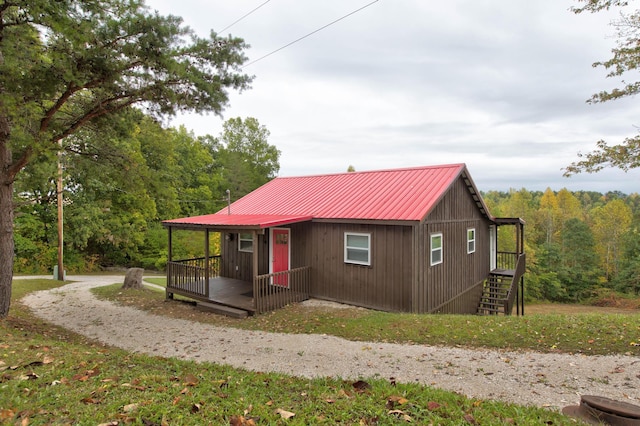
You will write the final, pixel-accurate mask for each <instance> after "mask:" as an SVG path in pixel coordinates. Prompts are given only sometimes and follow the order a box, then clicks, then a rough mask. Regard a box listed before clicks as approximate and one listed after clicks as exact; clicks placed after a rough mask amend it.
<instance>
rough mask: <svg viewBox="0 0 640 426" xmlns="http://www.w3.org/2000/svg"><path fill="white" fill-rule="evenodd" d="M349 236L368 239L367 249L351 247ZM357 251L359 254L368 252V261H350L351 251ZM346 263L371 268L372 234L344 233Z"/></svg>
mask: <svg viewBox="0 0 640 426" xmlns="http://www.w3.org/2000/svg"><path fill="white" fill-rule="evenodd" d="M349 236H355V237H367V248H366V249H365V248H362V247H356V246H349V245H348V241H349ZM350 250H351V251H357V252H366V254H367V260H366V261H362V260H358V259H350V258H349V251H350ZM344 263H349V264H352V265H361V266H371V233H366V232H349V231H345V233H344Z"/></svg>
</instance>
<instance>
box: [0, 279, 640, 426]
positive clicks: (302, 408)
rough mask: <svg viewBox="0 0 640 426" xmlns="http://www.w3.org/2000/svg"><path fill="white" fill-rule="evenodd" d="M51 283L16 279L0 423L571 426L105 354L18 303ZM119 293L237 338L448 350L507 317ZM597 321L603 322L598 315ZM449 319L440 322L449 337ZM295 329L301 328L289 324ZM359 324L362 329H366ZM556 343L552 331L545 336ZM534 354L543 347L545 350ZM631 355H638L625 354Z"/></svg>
mask: <svg viewBox="0 0 640 426" xmlns="http://www.w3.org/2000/svg"><path fill="white" fill-rule="evenodd" d="M56 285H58V283H57V282H56V281H52V280H21V281H18V282H15V284H14V291H13V293H14V294H13V304H12V309H11V312H10V315H9V316H8V318H5V319H3V320H0V333H1V336H2V337H1V338H0V424H7V425H14V424H24V425H26V424H29V425H67V424H69V425H70V424H90V425H96V424H108V425H124V424H133V425H193V424H212V425H252V424H255V425H278V424H280V425H285V424H286V425H309V424H336V423H339V424H345V425H399V424H407V423H409V422H411V423H413V424H421V425H423V424H424V425H428V424H434V425H465V424H469V425H475V424H479V425H503V424H518V425H539V424H548V425H575V424H577V423H576V422H575V421H573V420H571V419H569V418H567V417H564V416H562V415H561V414H559V413H556V412H553V411H548V410H545V409H541V408H532V407H523V406H518V405H513V404H504V403H499V402H494V401H486V400H477V399H468V398H465V397H463V396H460V395H458V394H455V393H451V392H446V391H441V390H437V389H433V388H430V387H426V386H420V385H411V384H395V383H392V382H389V381H386V380H371V381H368V382H367V383H364V382H355V383H352V382H348V381H343V380H333V379H314V380H309V379H298V378H293V377H289V376H285V375H280V374H262V373H252V372H247V371H243V370H239V369H233V368H230V367H225V366H219V365H215V364H211V363H203V364H196V363H194V362H190V361H181V360H177V359H165V358H157V357H149V356H143V355H137V354H132V353H128V352H125V351H121V350H118V349H114V348H109V347H105V346H102V345H100V344H96V343H95V342H91V341H88V340H86V339H84V338H82V337H80V336H78V335H76V334H73V333H70V332H67V331H66V330H64V329H61V328H58V327H54V326H51V325H49V324H47V323H45V322H43V321H40V320H39V319H37V318H35V317H33V316H32V315H31V314H30V313H29V312H28V310H27V309H26V308H25V307H23V306H21V305H20V303H19V302H18V300H19V299H20V298H21V297H22V296H24V295H25V294H26V293H28V292H30V291H35V290H39V289H45V288H50V287H52V286H56ZM119 286H120V285H118V286H110V287H106V288H103V289H101V290H100V291H99V293H100V295H101V297H106V298H112V299H114V300H115V301H116V302H117V303H126V304H133V305H135V306H139V307H140V308H142V309H146V310H151V311H162V312H163V313H164V314H167V315H175V316H183V317H185V318H189V319H198V320H203V321H219V322H220V323H221V324H224V325H232V326H236V327H243V328H255V329H265V330H277V331H288V332H323V331H322V330H334V332H333V334H338V335H342V334H344V335H345V336H350V338H360V339H370V338H373V339H379V340H388V341H424V342H427V343H429V342H430V343H442V344H450V343H448V342H451V341H453V342H456V341H458V340H459V339H460V337H457V338H453V337H446V338H445V337H444V335H445V334H447V333H445V331H448V334H449V335H455V334H458V332H457V330H458V327H460V328H464V327H465V326H466V328H468V329H474V330H476V331H477V330H479V329H480V325H479V324H476V323H475V321H476V320H477V321H480V320H484V321H489V323H488V324H484V325H485V327H483V329H486V328H487V327H489V328H492V327H493V328H494V330H498V331H499V333H498V334H500V335H503V334H504V333H503V331H504V330H506V329H507V328H509V327H512V326H514V325H515V324H514V323H511V322H509V321H513V320H514V318H515V317H514V318H505V317H496V318H486V317H485V318H479V319H475V318H474V317H467V316H460V317H457V316H447V317H444V316H442V317H440V316H421V317H419V316H412V315H395V314H386V315H384V314H382V313H376V312H370V311H366V310H362V309H340V310H326V309H315V308H314V309H311V310H310V309H308V308H302V307H301V306H298V305H296V306H290V307H288V308H287V309H284V310H281V311H278V312H276V313H273V314H269V315H262V316H258V317H254V318H250V319H247V320H244V321H240V320H230V319H228V318H221V317H218V316H215V315H212V314H206V313H201V312H197V311H195V310H194V309H193V307H192V306H191V305H189V304H185V303H180V302H177V301H173V302H165V301H164V294H163V293H162V292H157V291H151V290H148V291H121V290H120V289H119ZM590 315H591V314H588V315H586V317H590ZM598 316H599V318H600V319H601V320H602V319H604V318H607V317H608V316H607V315H603V314H598ZM554 317H555V316H554ZM612 317H613V318H614V320H612V321H611V322H606V323H605V324H604V327H605V328H608V327H613V329H612V332H611V333H604V334H602V336H601V337H600V339H601V340H605V341H607V342H609V343H613V342H617V341H618V340H620V338H619V336H618V335H617V334H618V333H620V332H625V333H628V335H625V338H624V340H629V339H630V338H631V335H632V334H634V336H635V337H634V338H635V339H637V338H639V337H640V336H639V334H640V328H639V327H640V324H639V323H638V319H637V318H638V316H637V315H636V316H633V315H614V316H612ZM287 318H288V320H287ZM447 318H448V319H449V320H450V321H449V322H448V323H449V326H448V327H447V326H446V324H447V321H445V319H447ZM542 318H543V317H542V316H535V315H532V316H531V317H530V318H529V319H527V318H526V317H525V319H527V320H528V321H529V323H528V324H529V325H528V326H527V327H528V329H527V330H528V332H537V333H538V335H539V336H543V337H540V340H543V341H546V339H549V338H550V337H551V333H550V332H549V331H547V330H546V329H545V328H544V327H548V326H549V323H541V319H542ZM561 318H564V321H561V320H560V319H561ZM574 319H576V317H573V316H572V317H563V316H562V315H561V316H557V319H556V321H555V322H554V323H553V324H554V326H555V327H562V328H564V333H565V334H567V335H570V334H573V333H574V331H575V328H574V327H573V326H572V324H570V321H572V320H574ZM520 320H521V321H524V319H520ZM451 321H453V322H451ZM505 321H506V322H505ZM297 322H301V323H300V324H295V323H297ZM366 324H369V326H370V328H371V329H372V330H367V327H365V325H366ZM562 324H563V325H562ZM384 328H390V330H384ZM412 328H413V329H417V331H416V330H411V329H412ZM632 331H633V332H632ZM521 332H524V331H521ZM594 332H595V331H594ZM558 333H559V332H558V331H556V332H554V334H553V336H554V337H555V336H557V335H558ZM477 334H479V336H478V338H477V339H471V340H472V341H471V342H468V343H469V344H470V345H479V346H483V345H484V346H490V344H489V343H486V342H484V343H481V342H482V341H484V340H483V338H481V337H480V335H481V333H479V332H478V333H477ZM576 334H578V335H579V336H581V337H577V338H573V337H572V338H571V340H576V339H585V336H586V335H587V334H589V333H576ZM450 339H453V340H450ZM487 341H488V339H487ZM636 341H637V340H636ZM594 343H595V342H594ZM453 344H457V343H453ZM494 344H495V343H494ZM508 344H509V345H510V346H513V347H514V348H518V347H522V346H524V347H527V345H517V340H516V339H514V340H513V341H509V343H508ZM540 345H542V344H540ZM590 345H591V346H594V347H599V346H596V345H594V344H590ZM627 345H628V343H627ZM542 346H543V347H547V344H546V343H545V344H544V345H542ZM603 347H604V344H603ZM547 349H549V348H547ZM550 350H558V349H550ZM629 350H636V348H635V347H628V346H627V351H629ZM636 353H637V352H636Z"/></svg>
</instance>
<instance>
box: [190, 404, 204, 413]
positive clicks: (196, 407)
mask: <svg viewBox="0 0 640 426" xmlns="http://www.w3.org/2000/svg"><path fill="white" fill-rule="evenodd" d="M201 408H202V406H201V405H200V404H193V405H192V406H191V412H192V413H193V414H195V413H197V412H199V411H200V409H201Z"/></svg>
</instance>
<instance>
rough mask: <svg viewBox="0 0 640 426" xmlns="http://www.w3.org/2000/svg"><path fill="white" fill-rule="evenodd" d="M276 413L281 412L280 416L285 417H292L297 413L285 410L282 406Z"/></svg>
mask: <svg viewBox="0 0 640 426" xmlns="http://www.w3.org/2000/svg"><path fill="white" fill-rule="evenodd" d="M276 413H277V414H280V417H282V418H283V419H290V418H291V417H293V416H295V413H292V412H291V411H287V410H283V409H282V408H278V409H277V410H276Z"/></svg>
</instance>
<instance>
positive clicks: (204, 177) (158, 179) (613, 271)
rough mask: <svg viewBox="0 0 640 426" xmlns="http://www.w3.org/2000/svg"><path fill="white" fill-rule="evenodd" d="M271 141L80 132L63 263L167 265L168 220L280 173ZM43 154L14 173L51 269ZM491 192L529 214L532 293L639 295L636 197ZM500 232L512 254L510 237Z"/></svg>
mask: <svg viewBox="0 0 640 426" xmlns="http://www.w3.org/2000/svg"><path fill="white" fill-rule="evenodd" d="M102 128H103V129H104V128H105V127H102ZM268 137H269V131H268V130H267V129H266V127H264V126H262V125H260V123H259V122H258V121H257V120H256V119H255V118H246V119H242V118H233V119H230V120H228V121H226V122H225V123H224V125H223V129H222V132H221V134H220V135H218V136H203V137H202V136H199V137H197V136H195V135H194V134H193V133H191V132H190V131H188V130H187V129H185V128H184V127H180V128H165V127H163V126H162V125H161V124H160V123H158V122H157V121H156V120H154V119H153V118H150V117H149V116H146V115H144V114H142V113H140V112H139V111H137V110H135V109H131V110H128V111H127V112H126V113H123V114H119V115H117V116H115V117H113V118H112V123H111V127H110V130H108V131H107V132H106V133H105V131H102V132H100V133H95V132H87V133H84V134H83V133H81V134H79V135H78V136H77V137H76V141H75V143H76V144H83V146H82V147H81V148H82V149H77V150H74V149H73V147H71V149H66V150H65V151H64V154H63V156H62V158H61V161H62V164H63V165H64V253H65V268H66V269H67V271H68V272H84V271H94V270H100V269H103V268H105V267H131V266H140V267H144V268H147V269H153V270H163V269H164V267H165V265H166V261H167V244H168V241H167V231H166V229H164V228H163V227H162V225H161V221H162V220H165V219H171V218H177V217H185V216H195V215H201V214H209V213H213V212H216V211H218V210H220V209H222V208H224V207H225V206H226V203H227V198H226V197H227V195H226V191H227V190H229V191H230V194H231V200H232V201H233V200H236V199H238V198H240V197H242V196H243V195H245V194H247V193H248V192H250V191H252V190H253V189H255V188H257V187H258V186H260V185H262V184H264V183H266V182H267V181H269V180H270V179H272V178H274V177H275V176H276V175H277V173H278V171H279V169H280V165H279V156H280V152H279V151H278V150H277V149H276V147H275V146H272V145H270V144H269V143H268ZM76 151H77V152H76ZM92 152H93V153H95V155H91V154H87V153H92ZM42 155H43V158H41V159H40V161H38V160H37V159H36V160H35V161H33V162H32V163H31V164H29V166H28V167H27V168H26V169H25V170H24V173H22V174H21V175H20V176H19V178H18V179H17V181H16V195H15V205H16V214H15V254H16V256H15V263H14V268H15V271H16V272H17V273H50V272H51V270H52V268H53V265H55V264H56V259H57V241H58V234H57V227H56V223H57V197H56V195H57V192H56V176H57V167H56V164H55V162H52V161H50V160H51V159H50V158H47V157H46V155H51V154H46V153H43V154H42ZM98 159H99V160H98ZM483 196H484V199H485V202H486V203H487V205H488V207H489V211H490V212H491V213H492V215H494V216H496V217H520V218H522V219H524V220H525V221H526V234H525V247H526V253H527V264H528V271H527V275H526V280H525V284H526V296H527V298H529V299H540V300H550V301H558V302H567V301H580V300H584V299H586V298H589V297H592V296H594V295H597V294H598V293H599V292H601V291H602V290H603V289H604V290H607V291H609V290H615V291H619V292H623V293H633V294H640V234H639V232H640V196H639V195H638V194H631V195H627V194H622V193H620V192H615V191H613V192H608V193H606V194H602V193H598V192H589V191H577V192H571V191H569V190H567V189H562V190H560V191H557V192H554V191H552V190H551V189H547V190H546V191H544V192H542V191H529V190H527V189H524V188H523V189H520V190H515V189H514V190H510V191H508V192H506V191H503V192H500V191H488V192H486V193H484V194H483ZM176 238H179V239H180V240H179V241H178V242H177V243H176V244H175V245H174V256H175V257H176V258H179V257H180V258H181V257H191V256H195V255H200V254H201V251H202V240H201V239H200V238H197V237H194V236H193V235H191V234H189V233H186V234H182V233H179V235H178V236H177V237H176ZM499 238H500V241H499V244H500V248H501V250H505V249H507V250H508V249H509V247H508V245H509V244H511V243H512V241H513V239H512V237H511V236H509V235H501V236H500V237H499ZM503 241H504V243H503Z"/></svg>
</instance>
